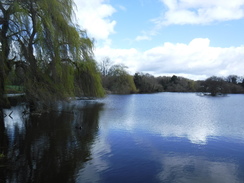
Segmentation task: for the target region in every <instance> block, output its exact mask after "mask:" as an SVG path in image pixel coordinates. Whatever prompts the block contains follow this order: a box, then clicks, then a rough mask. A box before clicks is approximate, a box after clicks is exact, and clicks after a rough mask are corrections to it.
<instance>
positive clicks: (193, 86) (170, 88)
mask: <svg viewBox="0 0 244 183" xmlns="http://www.w3.org/2000/svg"><path fill="white" fill-rule="evenodd" d="M126 68H127V67H126V66H124V65H112V63H111V61H110V59H109V58H105V59H104V60H102V62H100V64H99V70H100V73H101V77H102V84H103V87H104V89H105V90H106V91H107V92H108V93H116V94H129V93H155V92H204V93H208V94H210V95H212V96H216V95H219V94H228V93H244V78H243V77H241V76H237V75H229V76H227V77H217V76H211V77H209V78H207V79H206V80H198V81H194V80H191V79H187V78H184V77H181V76H176V75H173V76H159V77H155V76H153V75H151V74H148V73H142V72H137V73H135V74H134V75H133V76H131V75H130V74H129V73H128V72H127V71H126Z"/></svg>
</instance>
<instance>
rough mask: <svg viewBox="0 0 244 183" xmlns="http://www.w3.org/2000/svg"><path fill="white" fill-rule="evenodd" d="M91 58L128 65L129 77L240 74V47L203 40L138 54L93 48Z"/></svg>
mask: <svg viewBox="0 0 244 183" xmlns="http://www.w3.org/2000/svg"><path fill="white" fill-rule="evenodd" d="M95 56H96V59H97V60H98V61H101V60H102V59H103V58H104V57H109V58H110V59H111V60H112V61H114V63H123V64H125V65H126V66H128V69H129V71H130V73H131V74H134V73H135V72H148V73H150V74H153V75H155V76H159V75H161V76H163V75H173V74H176V75H178V76H184V77H188V78H192V79H205V78H206V77H209V76H212V75H217V76H227V75H230V74H236V75H239V76H242V75H243V68H244V62H243V58H244V46H240V47H229V48H220V47H211V46H210V40H209V39H207V38H196V39H193V40H192V41H191V42H190V43H189V44H182V43H177V44H173V43H169V42H168V43H164V45H162V46H158V47H154V48H152V49H149V50H146V51H145V52H140V51H138V50H136V49H135V48H131V49H113V48H110V47H103V48H97V49H96V50H95Z"/></svg>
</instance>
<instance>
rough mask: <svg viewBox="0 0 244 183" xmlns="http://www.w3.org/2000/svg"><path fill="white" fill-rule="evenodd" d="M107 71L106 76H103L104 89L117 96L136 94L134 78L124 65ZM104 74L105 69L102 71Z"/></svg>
mask: <svg viewBox="0 0 244 183" xmlns="http://www.w3.org/2000/svg"><path fill="white" fill-rule="evenodd" d="M105 69H106V75H103V77H102V79H103V87H104V88H105V89H106V90H108V91H110V92H112V93H117V94H129V93H136V92H137V89H136V86H135V83H134V81H133V77H132V76H130V75H129V74H128V72H127V71H126V66H124V65H112V66H111V67H110V68H109V69H108V68H105ZM100 71H101V72H102V74H104V72H103V71H104V69H102V70H101V69H100Z"/></svg>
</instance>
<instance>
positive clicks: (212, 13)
mask: <svg viewBox="0 0 244 183" xmlns="http://www.w3.org/2000/svg"><path fill="white" fill-rule="evenodd" d="M75 3H76V5H77V8H76V9H77V12H76V17H77V21H78V23H79V24H80V26H81V27H82V28H83V29H86V30H87V32H88V35H89V36H90V37H91V38H94V39H95V47H96V48H95V50H94V53H95V57H96V60H97V61H98V62H99V61H102V60H103V59H104V58H106V57H108V58H110V60H111V61H112V62H113V63H114V64H124V65H126V66H127V67H128V72H130V73H131V74H134V73H135V72H144V73H150V74H153V75H155V76H159V75H161V76H163V75H169V76H171V75H173V74H175V75H177V76H184V77H187V78H191V79H205V78H207V77H209V76H212V75H217V76H227V75H230V74H236V75H239V76H244V0H231V1H227V0H75Z"/></svg>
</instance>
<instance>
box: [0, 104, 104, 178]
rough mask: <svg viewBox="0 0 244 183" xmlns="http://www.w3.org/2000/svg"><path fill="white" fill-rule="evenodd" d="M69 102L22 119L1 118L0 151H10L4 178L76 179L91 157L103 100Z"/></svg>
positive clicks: (1, 168) (4, 169) (3, 170)
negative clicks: (98, 101) (78, 103)
mask: <svg viewBox="0 0 244 183" xmlns="http://www.w3.org/2000/svg"><path fill="white" fill-rule="evenodd" d="M82 102H83V101H80V103H82ZM67 106H69V107H67ZM67 106H61V107H60V105H59V110H58V112H57V111H56V112H50V113H47V114H43V115H40V116H39V115H36V116H29V117H28V116H27V117H21V120H20V121H16V120H17V118H16V116H13V119H4V118H3V117H2V118H1V119H0V120H1V121H0V125H1V126H0V128H1V130H0V143H1V144H0V153H1V151H3V152H4V154H5V155H6V158H5V160H6V162H5V165H6V166H2V167H1V160H0V172H1V173H0V182H75V177H74V175H76V173H77V171H78V170H79V169H80V168H82V166H83V164H84V163H85V162H87V161H88V160H89V159H91V156H90V155H91V153H90V146H91V145H92V144H93V141H94V138H95V137H96V134H97V131H98V121H99V120H98V119H99V112H100V111H101V110H102V104H99V103H96V102H94V103H92V104H89V103H87V104H82V105H77V104H75V105H73V107H71V108H70V106H72V104H69V105H67ZM14 112H16V111H14ZM11 125H12V126H11ZM77 126H78V127H79V128H77ZM7 128H9V129H7ZM6 130H7V131H8V133H6ZM8 141H9V143H8Z"/></svg>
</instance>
